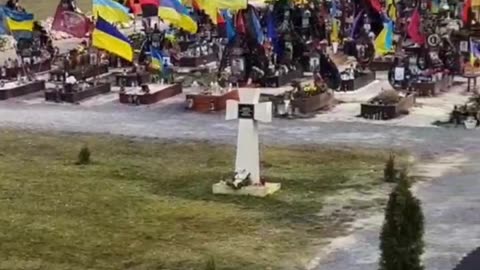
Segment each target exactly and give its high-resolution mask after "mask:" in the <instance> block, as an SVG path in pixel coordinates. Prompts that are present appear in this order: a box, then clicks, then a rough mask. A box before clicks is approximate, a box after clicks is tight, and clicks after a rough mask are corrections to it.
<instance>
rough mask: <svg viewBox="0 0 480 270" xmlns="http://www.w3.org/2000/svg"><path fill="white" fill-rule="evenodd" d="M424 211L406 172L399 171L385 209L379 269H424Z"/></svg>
mask: <svg viewBox="0 0 480 270" xmlns="http://www.w3.org/2000/svg"><path fill="white" fill-rule="evenodd" d="M423 221H424V218H423V213H422V208H421V204H420V201H419V200H418V199H417V198H415V197H414V196H413V194H412V193H411V192H410V183H409V179H408V176H407V175H406V173H405V172H402V173H401V174H400V179H399V182H398V184H397V186H396V187H395V188H394V189H393V191H392V193H391V194H390V198H389V200H388V204H387V208H386V209H385V221H384V223H383V227H382V232H381V234H380V251H381V258H380V270H423V269H424V268H423V265H422V262H421V258H420V257H421V256H422V254H423V249H424V242H423V233H424V227H423Z"/></svg>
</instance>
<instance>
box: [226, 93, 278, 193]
mask: <svg viewBox="0 0 480 270" xmlns="http://www.w3.org/2000/svg"><path fill="white" fill-rule="evenodd" d="M238 95H239V97H240V102H238V101H236V100H227V113H226V120H233V119H238V137H237V157H236V161H235V172H241V171H242V170H245V171H246V172H247V173H250V180H251V181H252V184H253V185H258V184H260V148H259V141H258V121H260V122H271V121H272V103H271V102H262V103H259V100H260V90H259V89H242V90H239V91H238Z"/></svg>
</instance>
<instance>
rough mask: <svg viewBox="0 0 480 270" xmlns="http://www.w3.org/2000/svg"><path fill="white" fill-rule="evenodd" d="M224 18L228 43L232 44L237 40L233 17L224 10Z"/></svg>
mask: <svg viewBox="0 0 480 270" xmlns="http://www.w3.org/2000/svg"><path fill="white" fill-rule="evenodd" d="M222 16H223V19H224V20H225V27H226V30H227V38H228V42H230V41H232V40H233V39H235V36H236V35H237V33H236V31H235V26H234V25H233V17H232V14H230V12H229V11H228V10H222Z"/></svg>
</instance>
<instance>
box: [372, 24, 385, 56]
mask: <svg viewBox="0 0 480 270" xmlns="http://www.w3.org/2000/svg"><path fill="white" fill-rule="evenodd" d="M386 41H387V27H383V30H382V32H380V34H378V36H377V38H376V39H375V44H374V45H375V53H376V54H377V55H384V54H386V53H388V50H387V44H386Z"/></svg>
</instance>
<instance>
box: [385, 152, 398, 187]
mask: <svg viewBox="0 0 480 270" xmlns="http://www.w3.org/2000/svg"><path fill="white" fill-rule="evenodd" d="M383 180H384V181H385V182H388V183H393V182H396V181H397V169H396V168H395V154H393V153H390V156H389V157H388V160H387V162H386V163H385V169H383Z"/></svg>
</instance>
